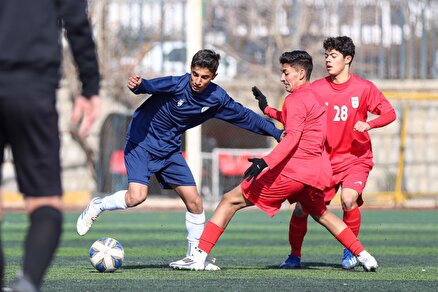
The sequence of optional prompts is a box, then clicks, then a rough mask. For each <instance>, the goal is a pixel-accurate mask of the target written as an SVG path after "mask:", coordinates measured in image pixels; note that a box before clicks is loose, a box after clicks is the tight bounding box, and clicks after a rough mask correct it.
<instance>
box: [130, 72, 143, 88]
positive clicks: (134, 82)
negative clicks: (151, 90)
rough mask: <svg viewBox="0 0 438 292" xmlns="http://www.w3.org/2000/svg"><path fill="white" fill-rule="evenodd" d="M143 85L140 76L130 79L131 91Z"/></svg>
mask: <svg viewBox="0 0 438 292" xmlns="http://www.w3.org/2000/svg"><path fill="white" fill-rule="evenodd" d="M140 84H141V77H140V76H138V75H134V76H131V77H129V78H128V88H129V89H131V90H135V89H136V88H137V87H138V86H140Z"/></svg>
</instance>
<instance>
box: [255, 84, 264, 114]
mask: <svg viewBox="0 0 438 292" xmlns="http://www.w3.org/2000/svg"><path fill="white" fill-rule="evenodd" d="M252 94H254V96H255V98H256V99H257V100H258V101H259V108H260V110H261V111H262V113H265V109H266V107H267V106H268V102H267V100H266V96H264V95H263V93H262V92H261V91H260V89H258V88H257V87H256V86H253V87H252Z"/></svg>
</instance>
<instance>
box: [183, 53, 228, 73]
mask: <svg viewBox="0 0 438 292" xmlns="http://www.w3.org/2000/svg"><path fill="white" fill-rule="evenodd" d="M220 58H221V56H220V55H219V54H218V53H216V52H214V51H213V50H207V49H204V50H200V51H198V52H197V53H196V54H195V55H194V56H193V58H192V64H191V65H190V66H191V68H194V67H196V66H198V67H201V68H207V69H208V70H210V72H211V73H216V71H217V68H218V67H219V60H220Z"/></svg>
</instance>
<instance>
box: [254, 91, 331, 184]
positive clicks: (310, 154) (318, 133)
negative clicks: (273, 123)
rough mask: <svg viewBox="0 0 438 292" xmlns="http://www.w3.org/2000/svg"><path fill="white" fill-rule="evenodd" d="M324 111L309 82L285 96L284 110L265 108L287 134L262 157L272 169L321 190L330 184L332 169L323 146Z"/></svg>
mask: <svg viewBox="0 0 438 292" xmlns="http://www.w3.org/2000/svg"><path fill="white" fill-rule="evenodd" d="M325 111H326V109H325V106H324V103H323V102H322V99H321V97H320V96H318V94H317V93H316V92H315V91H314V90H313V89H312V88H311V87H310V84H309V83H307V84H303V85H301V86H299V87H298V88H296V89H295V90H294V92H293V93H291V94H289V95H288V96H286V98H285V100H284V103H283V108H282V110H281V111H278V110H276V109H274V108H271V107H267V108H266V109H265V114H266V115H268V116H269V117H271V118H274V119H276V120H278V121H279V122H281V123H282V124H283V125H284V127H285V130H284V133H285V136H284V138H283V139H282V140H281V141H280V143H279V144H278V145H277V146H276V147H275V148H274V149H273V150H272V152H271V153H270V154H268V155H267V156H265V157H263V159H264V160H265V161H266V163H267V164H268V166H269V168H270V169H272V170H273V171H279V172H281V174H282V175H284V176H287V177H290V178H292V179H294V180H296V181H298V182H301V183H303V184H306V185H310V186H312V187H315V188H317V189H320V190H323V189H325V188H326V187H328V186H329V185H330V181H331V178H332V170H331V166H330V161H329V158H328V155H327V152H326V151H325V149H324V142H325V137H326V127H327V120H326V113H325Z"/></svg>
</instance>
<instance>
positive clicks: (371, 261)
mask: <svg viewBox="0 0 438 292" xmlns="http://www.w3.org/2000/svg"><path fill="white" fill-rule="evenodd" d="M357 259H358V261H359V263H360V265H361V266H362V267H363V269H364V270H365V271H367V272H376V271H377V268H378V267H379V265H378V264H377V261H376V259H375V258H374V257H373V256H372V255H370V254H369V253H368V252H367V251H366V250H364V251H362V252H361V253H359V254H358V256H357Z"/></svg>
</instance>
